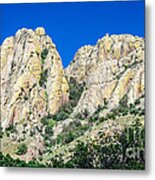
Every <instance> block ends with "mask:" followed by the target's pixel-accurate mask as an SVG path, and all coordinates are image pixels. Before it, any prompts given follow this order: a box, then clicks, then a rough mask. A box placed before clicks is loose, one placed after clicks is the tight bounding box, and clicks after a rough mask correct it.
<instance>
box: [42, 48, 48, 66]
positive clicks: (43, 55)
mask: <svg viewBox="0 0 155 180" xmlns="http://www.w3.org/2000/svg"><path fill="white" fill-rule="evenodd" d="M48 52H49V50H48V49H47V48H45V49H43V51H42V52H41V62H42V64H45V59H46V57H47V55H48Z"/></svg>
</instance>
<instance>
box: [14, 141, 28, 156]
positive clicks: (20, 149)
mask: <svg viewBox="0 0 155 180" xmlns="http://www.w3.org/2000/svg"><path fill="white" fill-rule="evenodd" d="M26 153H27V145H26V144H25V143H22V144H19V145H18V149H17V152H16V154H17V155H23V154H26Z"/></svg>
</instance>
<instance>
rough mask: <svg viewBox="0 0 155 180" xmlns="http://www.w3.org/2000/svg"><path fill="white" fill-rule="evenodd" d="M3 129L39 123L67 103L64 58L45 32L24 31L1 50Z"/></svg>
mask: <svg viewBox="0 0 155 180" xmlns="http://www.w3.org/2000/svg"><path fill="white" fill-rule="evenodd" d="M0 59H1V122H2V127H7V126H9V125H10V124H12V123H13V124H18V123H20V122H29V123H30V124H31V123H32V124H33V123H34V122H39V121H40V119H41V118H42V117H44V116H47V115H48V114H51V115H52V114H55V113H56V112H57V111H58V110H59V108H60V107H61V106H62V105H64V104H65V103H66V102H68V96H69V92H68V90H69V86H68V83H67V81H66V78H65V76H64V70H63V66H62V62H61V58H60V56H59V54H58V52H57V50H56V46H55V44H54V43H53V42H52V40H51V38H50V37H49V36H48V35H46V33H45V30H44V29H43V28H37V29H36V30H35V31H33V30H31V29H25V28H23V29H21V30H18V32H17V33H16V34H15V36H14V37H9V38H7V39H5V41H4V42H3V44H2V46H1V52H0Z"/></svg>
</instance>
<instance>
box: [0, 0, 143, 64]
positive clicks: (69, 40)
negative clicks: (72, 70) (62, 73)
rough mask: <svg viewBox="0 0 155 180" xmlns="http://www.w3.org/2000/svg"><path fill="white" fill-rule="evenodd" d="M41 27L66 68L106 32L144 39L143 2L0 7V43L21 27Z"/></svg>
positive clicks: (34, 4) (140, 0) (8, 5)
mask: <svg viewBox="0 0 155 180" xmlns="http://www.w3.org/2000/svg"><path fill="white" fill-rule="evenodd" d="M40 26H42V27H44V28H45V29H46V33H47V34H48V35H50V37H51V38H52V40H53V42H54V43H55V44H56V46H57V49H58V51H59V54H60V56H61V58H62V61H63V65H64V66H65V67H66V66H67V65H68V64H69V62H70V61H71V60H72V58H73V56H74V54H75V53H76V51H77V50H78V48H80V47H81V46H83V45H87V44H91V45H94V44H96V41H97V39H98V38H101V37H102V36H104V35H105V34H106V33H109V34H122V33H129V34H133V35H138V36H141V37H144V1H143V0H139V1H122V2H121V1H117V2H110V1H109V2H91V3H90V2H89V3H87V2H82V3H44V4H40V3H39V4H36V3H33V4H3V5H2V4H1V5H0V44H2V42H3V41H4V39H5V38H6V37H8V36H11V35H14V34H15V33H16V31H17V30H18V29H20V28H23V27H26V28H32V29H35V28H36V27H40Z"/></svg>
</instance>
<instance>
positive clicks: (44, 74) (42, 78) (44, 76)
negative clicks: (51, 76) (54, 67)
mask: <svg viewBox="0 0 155 180" xmlns="http://www.w3.org/2000/svg"><path fill="white" fill-rule="evenodd" d="M47 74H48V69H45V70H44V71H43V72H42V73H41V76H40V80H39V85H40V86H41V87H46V82H47V77H48V76H47Z"/></svg>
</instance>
